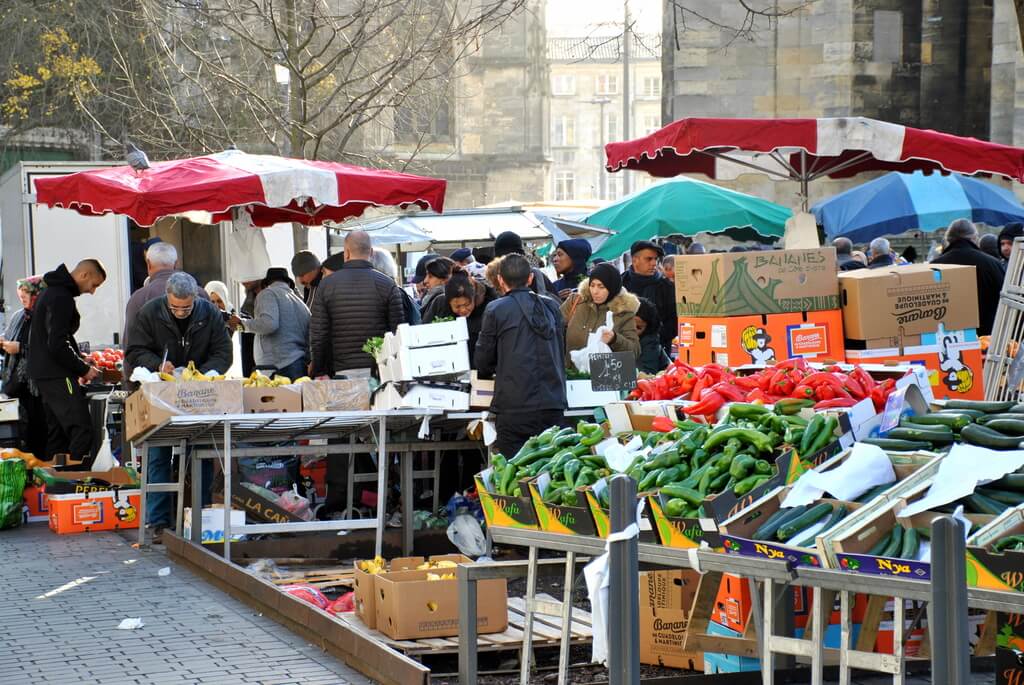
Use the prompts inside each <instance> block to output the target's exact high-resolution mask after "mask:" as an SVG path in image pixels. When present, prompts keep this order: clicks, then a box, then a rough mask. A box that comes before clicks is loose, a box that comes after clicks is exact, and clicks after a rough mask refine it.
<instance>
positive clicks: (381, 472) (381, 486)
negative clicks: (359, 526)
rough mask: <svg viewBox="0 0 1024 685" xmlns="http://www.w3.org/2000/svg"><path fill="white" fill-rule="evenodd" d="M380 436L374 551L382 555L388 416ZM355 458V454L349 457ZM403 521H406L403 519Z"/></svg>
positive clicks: (378, 444) (386, 491)
mask: <svg viewBox="0 0 1024 685" xmlns="http://www.w3.org/2000/svg"><path fill="white" fill-rule="evenodd" d="M378 432H379V437H378V438H377V541H376V542H375V543H374V546H373V553H374V555H376V556H378V557H379V556H382V554H383V552H384V523H385V521H384V519H385V517H386V516H387V511H388V510H387V501H388V437H387V433H388V420H387V417H386V416H381V417H380V423H379V424H378ZM349 459H352V460H355V455H353V456H351V457H349ZM403 523H405V522H404V521H403Z"/></svg>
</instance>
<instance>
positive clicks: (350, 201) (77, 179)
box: [36, 150, 447, 226]
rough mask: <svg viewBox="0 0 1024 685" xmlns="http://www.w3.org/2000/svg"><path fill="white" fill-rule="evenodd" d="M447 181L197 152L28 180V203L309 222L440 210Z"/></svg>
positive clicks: (145, 216) (84, 210)
mask: <svg viewBox="0 0 1024 685" xmlns="http://www.w3.org/2000/svg"><path fill="white" fill-rule="evenodd" d="M446 185H447V182H446V181H444V180H443V179H437V178H429V177H426V176H414V175H412V174H404V173H399V172H396V171H387V170H383V169H367V168H364V167H358V166H353V165H350V164H340V163H336V162H321V161H314V160H304V159H290V158H285V157H275V156H271V155H250V154H246V153H244V152H241V151H240V150H226V151H224V152H218V153H216V154H212V155H204V156H202V157H191V158H189V159H179V160H173V161H168V162H153V163H152V166H151V167H150V168H149V169H145V170H143V171H139V172H137V171H135V170H134V169H132V168H131V167H130V166H120V167H110V168H107V169H96V170H93V171H82V172H79V173H76V174H68V175H66V176H53V177H49V178H40V179H38V180H37V181H36V201H37V202H39V203H40V204H45V205H47V206H49V207H63V208H65V209H73V210H75V211H77V212H78V213H79V214H85V215H88V216H97V215H101V214H109V213H114V214H123V215H125V216H128V217H130V218H131V219H132V220H133V221H135V223H137V224H139V225H140V226H151V225H152V224H154V223H155V222H156V221H157V219H160V218H161V217H164V216H171V215H175V214H183V213H186V212H196V211H201V212H208V213H210V214H211V215H212V220H213V221H215V222H216V221H226V220H229V219H245V220H247V221H248V222H249V223H251V224H252V225H254V226H271V225H273V224H275V223H284V222H297V223H300V224H306V225H308V226H317V225H320V224H323V223H324V222H325V221H335V222H338V221H343V220H345V219H348V218H350V217H354V216H359V215H360V214H362V213H363V212H364V211H365V210H366V209H367V208H368V207H409V206H412V205H418V206H419V207H421V208H423V209H431V210H433V211H435V212H441V211H442V209H443V207H444V193H445V187H446Z"/></svg>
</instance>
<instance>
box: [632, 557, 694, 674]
mask: <svg viewBox="0 0 1024 685" xmlns="http://www.w3.org/2000/svg"><path fill="white" fill-rule="evenodd" d="M698 582H700V575H699V574H698V573H697V572H696V571H648V572H644V573H641V574H640V663H642V664H658V665H661V666H668V667H670V668H685V669H689V670H691V671H703V670H704V659H703V654H702V653H700V652H685V651H683V643H684V642H685V641H686V629H687V625H688V623H689V619H690V608H691V607H692V606H693V598H694V595H695V594H696V592H697V583H698Z"/></svg>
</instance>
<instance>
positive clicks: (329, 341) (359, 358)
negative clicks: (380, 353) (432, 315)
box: [309, 259, 405, 375]
mask: <svg viewBox="0 0 1024 685" xmlns="http://www.w3.org/2000/svg"><path fill="white" fill-rule="evenodd" d="M312 314H313V317H312V319H311V320H310V323H309V346H310V353H311V355H312V358H313V374H314V375H332V374H333V373H334V372H335V371H342V370H345V369H372V368H374V367H375V366H376V363H375V362H374V360H373V357H371V356H370V355H368V354H366V353H365V352H363V345H364V344H366V341H367V340H368V339H370V338H373V337H376V336H383V335H384V334H385V333H386V332H388V331H391V332H394V330H395V329H396V328H398V324H400V323H403V322H404V321H405V312H404V309H403V306H402V293H401V292H400V291H399V288H398V286H397V285H395V282H394V281H393V280H391V279H390V278H388V277H387V276H385V275H384V274H382V273H381V272H379V271H375V270H374V268H373V265H372V264H370V262H368V261H366V260H365V259H352V260H349V261H347V262H345V265H344V266H343V267H342V268H341V269H340V270H338V271H336V272H334V273H332V274H331V275H330V276H328V277H327V278H325V279H324V280H323V282H321V283H320V287H319V288H317V291H316V297H315V298H313V309H312ZM328 360H332V361H333V363H328Z"/></svg>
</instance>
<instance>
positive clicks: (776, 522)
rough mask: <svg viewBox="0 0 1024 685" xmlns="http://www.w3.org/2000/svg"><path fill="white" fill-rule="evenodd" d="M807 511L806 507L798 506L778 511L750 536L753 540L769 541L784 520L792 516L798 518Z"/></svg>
mask: <svg viewBox="0 0 1024 685" xmlns="http://www.w3.org/2000/svg"><path fill="white" fill-rule="evenodd" d="M806 509H807V505H804V504H802V505H800V506H799V507H792V508H789V509H779V510H778V511H776V512H775V513H774V514H772V515H771V516H769V517H768V520H767V521H765V522H764V523H762V524H761V527H760V528H758V529H757V530H755V531H754V534H753V535H752V536H751V538H752V539H754V540H770V539H772V538H773V537H775V531H777V530H778V529H779V526H781V525H782V524H783V523H785V521H786V519H788V518H791V517H793V516H799V515H800V514H802V513H803V512H804V511H805V510H806Z"/></svg>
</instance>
